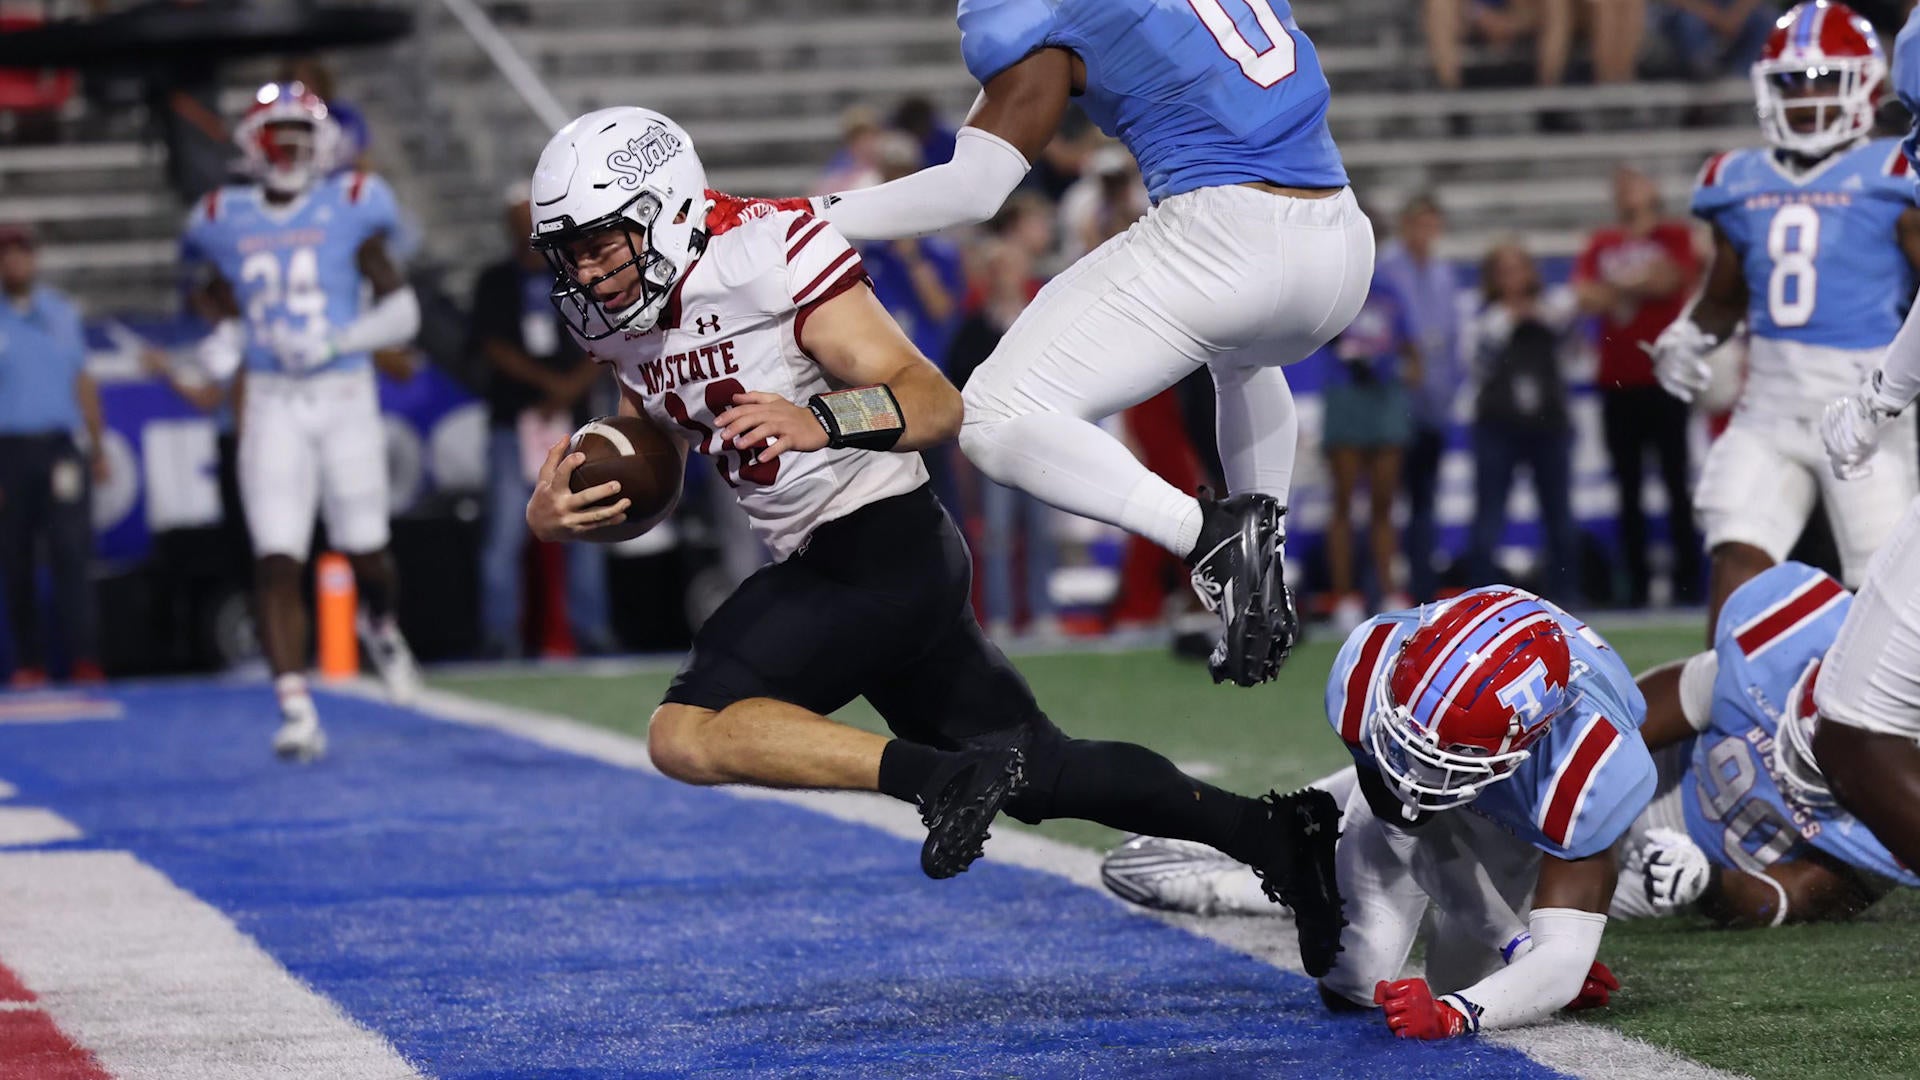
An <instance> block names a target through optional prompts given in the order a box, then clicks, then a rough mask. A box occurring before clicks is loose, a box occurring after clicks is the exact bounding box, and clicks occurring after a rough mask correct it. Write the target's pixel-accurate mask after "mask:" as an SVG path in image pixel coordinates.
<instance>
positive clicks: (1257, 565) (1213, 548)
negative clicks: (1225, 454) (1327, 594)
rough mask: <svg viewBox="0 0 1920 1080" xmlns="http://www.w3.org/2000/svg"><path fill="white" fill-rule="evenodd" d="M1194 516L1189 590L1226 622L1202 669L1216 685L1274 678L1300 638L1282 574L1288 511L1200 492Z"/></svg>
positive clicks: (1256, 500) (1262, 499)
mask: <svg viewBox="0 0 1920 1080" xmlns="http://www.w3.org/2000/svg"><path fill="white" fill-rule="evenodd" d="M1200 511H1201V513H1202V514H1203V515H1204V522H1203V524H1202V525H1201V528H1200V542H1199V543H1198V544H1197V545H1196V546H1195V547H1194V549H1193V554H1192V555H1191V556H1190V559H1191V560H1192V566H1193V591H1194V592H1195V593H1198V594H1199V596H1200V602H1201V603H1202V604H1204V605H1206V608H1207V610H1208V611H1211V612H1213V613H1214V614H1216V615H1219V616H1220V617H1221V619H1223V620H1225V622H1226V626H1225V628H1224V629H1223V630H1222V631H1221V634H1220V640H1219V641H1218V643H1216V644H1215V645H1214V648H1213V653H1212V655H1210V656H1208V658H1207V669H1208V670H1209V671H1210V672H1212V673H1213V681H1214V682H1216V683H1223V682H1228V681H1232V682H1233V683H1234V684H1235V685H1238V686H1257V685H1259V684H1260V683H1263V682H1266V681H1267V680H1269V679H1271V678H1273V677H1274V676H1275V675H1277V674H1279V672H1280V666H1281V665H1282V664H1285V663H1286V662H1287V656H1288V654H1290V653H1292V652H1293V646H1294V643H1295V642H1296V641H1298V640H1299V639H1300V616H1299V614H1298V613H1297V612H1296V611H1295V610H1294V607H1293V593H1292V591H1291V590H1289V589H1288V588H1287V583H1286V581H1285V580H1284V578H1283V576H1282V575H1283V574H1284V572H1285V566H1284V560H1283V558H1282V554H1283V550H1284V548H1285V546H1286V542H1287V534H1286V530H1285V529H1284V528H1283V527H1282V525H1281V519H1282V518H1283V517H1285V516H1286V512H1287V511H1286V508H1285V507H1282V506H1281V505H1280V502H1279V500H1277V499H1275V498H1274V497H1273V496H1271V495H1260V494H1257V493H1253V492H1247V493H1244V494H1240V495H1234V496H1231V497H1229V498H1226V499H1214V498H1211V497H1210V496H1208V495H1207V493H1206V492H1205V491H1204V490H1203V491H1202V492H1201V499H1200Z"/></svg>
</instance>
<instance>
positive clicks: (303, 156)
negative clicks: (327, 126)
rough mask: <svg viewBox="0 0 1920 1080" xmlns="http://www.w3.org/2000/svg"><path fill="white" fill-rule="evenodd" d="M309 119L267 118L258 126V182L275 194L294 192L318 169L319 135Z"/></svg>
mask: <svg viewBox="0 0 1920 1080" xmlns="http://www.w3.org/2000/svg"><path fill="white" fill-rule="evenodd" d="M317 129H318V125H317V124H315V123H314V122H313V121H311V120H269V121H267V122H266V123H264V124H262V125H260V134H259V136H258V138H259V140H260V156H261V162H262V165H261V168H260V177H259V179H260V183H261V185H262V186H264V187H265V188H266V189H267V190H268V191H271V192H273V193H274V194H276V195H298V194H299V193H301V192H302V191H305V190H306V189H307V188H308V186H310V185H311V184H312V183H313V180H314V176H315V174H317V173H318V172H319V158H320V135H319V131H318V130H317Z"/></svg>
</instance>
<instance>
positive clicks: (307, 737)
mask: <svg viewBox="0 0 1920 1080" xmlns="http://www.w3.org/2000/svg"><path fill="white" fill-rule="evenodd" d="M284 712H285V717H286V718H285V719H283V720H281V721H280V730H279V731H276V732H274V733H273V752H274V753H275V754H276V755H278V756H279V758H280V760H282V761H294V762H308V761H314V760H317V759H318V758H320V756H321V755H323V754H325V753H326V752H327V733H326V732H324V731H322V730H320V713H319V710H317V709H315V708H314V707H313V703H312V702H307V703H306V704H305V705H290V706H286V707H284Z"/></svg>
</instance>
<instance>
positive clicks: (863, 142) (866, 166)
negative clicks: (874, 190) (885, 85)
mask: <svg viewBox="0 0 1920 1080" xmlns="http://www.w3.org/2000/svg"><path fill="white" fill-rule="evenodd" d="M882 134H884V129H882V128H881V126H880V116H879V114H877V113H875V112H874V111H873V110H872V109H869V108H867V107H866V106H864V105H854V106H852V107H850V108H848V109H847V110H846V111H845V112H842V113H841V114H840V149H838V150H836V151H834V154H833V157H831V158H829V159H827V167H826V168H825V169H824V170H822V171H821V174H820V180H819V182H818V183H816V184H815V185H814V187H815V189H816V190H817V191H818V192H819V193H821V194H825V193H827V192H831V191H852V190H854V189H856V188H865V187H872V186H873V185H875V184H877V183H879V182H880V136H881V135H882Z"/></svg>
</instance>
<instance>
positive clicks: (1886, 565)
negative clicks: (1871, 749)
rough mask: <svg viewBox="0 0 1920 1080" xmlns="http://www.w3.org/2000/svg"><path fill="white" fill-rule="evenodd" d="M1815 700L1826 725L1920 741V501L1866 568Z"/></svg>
mask: <svg viewBox="0 0 1920 1080" xmlns="http://www.w3.org/2000/svg"><path fill="white" fill-rule="evenodd" d="M1882 456H1884V452H1883V455H1882ZM1880 468H1881V465H1880V464H1879V463H1878V462H1877V461H1876V463H1875V465H1874V472H1876V473H1878V472H1879V471H1880ZM1813 699H1814V703H1815V704H1816V705H1818V706H1819V707H1820V716H1821V718H1822V720H1823V721H1825V720H1832V721H1834V722H1835V723H1840V724H1845V725H1847V726H1848V727H1854V728H1859V729H1861V730H1863V731H1872V732H1878V733H1880V734H1887V735H1904V736H1906V737H1908V738H1912V739H1920V499H1914V500H1913V501H1912V502H1910V503H1909V504H1908V505H1907V511H1906V514H1905V516H1903V517H1902V518H1901V519H1900V522H1899V524H1898V525H1897V526H1895V528H1894V531H1893V538H1892V539H1891V540H1889V541H1887V544H1886V546H1885V547H1883V548H1881V549H1880V551H1879V553H1878V554H1876V555H1874V557H1873V562H1872V563H1871V564H1870V565H1869V566H1868V568H1867V581H1866V585H1865V586H1863V587H1862V588H1861V590H1860V593H1859V595H1858V596H1855V597H1854V598H1853V606H1852V607H1851V608H1849V609H1847V618H1846V621H1845V622H1843V623H1841V624H1840V634H1839V636H1838V637H1836V638H1834V640H1833V648H1831V649H1829V650H1827V658H1826V662H1825V663H1824V664H1822V665H1821V668H1820V681H1819V682H1817V683H1815V684H1814V687H1813Z"/></svg>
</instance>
